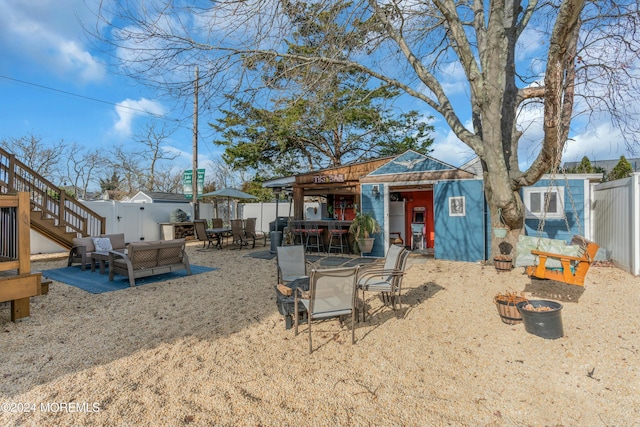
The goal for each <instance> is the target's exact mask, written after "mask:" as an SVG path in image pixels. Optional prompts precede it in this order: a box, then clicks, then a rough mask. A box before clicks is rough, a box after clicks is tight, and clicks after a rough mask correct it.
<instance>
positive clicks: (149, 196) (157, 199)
mask: <svg viewBox="0 0 640 427" xmlns="http://www.w3.org/2000/svg"><path fill="white" fill-rule="evenodd" d="M128 202H130V203H189V202H190V201H189V200H187V198H186V197H185V195H184V194H178V193H163V192H159V191H138V192H137V193H136V195H135V196H133V197H132V198H131V199H129V200H128Z"/></svg>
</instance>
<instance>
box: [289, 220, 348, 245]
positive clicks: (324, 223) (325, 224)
mask: <svg viewBox="0 0 640 427" xmlns="http://www.w3.org/2000/svg"><path fill="white" fill-rule="evenodd" d="M336 222H339V223H340V226H341V228H343V229H347V230H348V229H349V227H351V223H352V222H353V221H348V220H344V221H343V220H339V219H311V220H307V221H300V223H302V224H307V223H314V224H316V225H317V226H318V227H320V228H321V229H322V240H323V241H324V248H325V251H326V250H327V248H328V247H329V238H330V236H329V224H331V223H336ZM345 237H346V238H347V244H348V245H349V248H351V243H352V242H353V238H352V237H351V235H350V234H347V235H346V236H345ZM350 251H351V249H350Z"/></svg>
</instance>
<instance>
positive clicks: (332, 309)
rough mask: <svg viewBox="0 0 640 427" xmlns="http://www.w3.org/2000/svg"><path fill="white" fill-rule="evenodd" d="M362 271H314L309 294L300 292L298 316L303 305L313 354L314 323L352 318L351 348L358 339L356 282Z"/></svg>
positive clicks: (352, 268)
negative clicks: (338, 318)
mask: <svg viewBox="0 0 640 427" xmlns="http://www.w3.org/2000/svg"><path fill="white" fill-rule="evenodd" d="M358 269H359V267H357V266H356V267H341V268H330V269H324V270H311V277H310V279H309V291H308V293H306V292H305V291H303V290H302V289H301V288H296V292H295V299H294V310H295V311H294V313H297V312H298V307H299V305H300V304H302V305H303V306H304V308H305V310H306V313H307V330H308V332H309V353H311V352H312V351H313V343H312V339H311V324H312V323H313V321H315V320H318V321H322V320H327V319H330V318H333V317H340V321H341V323H342V320H343V317H344V316H347V315H351V344H354V343H355V341H356V337H355V307H354V305H355V295H356V279H357V277H358ZM294 319H295V320H294V330H295V335H298V323H299V316H294Z"/></svg>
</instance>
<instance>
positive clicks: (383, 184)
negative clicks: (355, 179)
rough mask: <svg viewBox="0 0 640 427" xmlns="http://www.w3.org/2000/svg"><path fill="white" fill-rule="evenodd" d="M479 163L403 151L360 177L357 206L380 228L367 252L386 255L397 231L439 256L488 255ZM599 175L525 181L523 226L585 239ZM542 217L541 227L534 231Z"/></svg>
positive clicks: (488, 234)
mask: <svg viewBox="0 0 640 427" xmlns="http://www.w3.org/2000/svg"><path fill="white" fill-rule="evenodd" d="M478 166H479V162H477V161H476V162H470V163H468V164H466V165H465V166H463V167H461V168H457V167H454V166H451V165H448V164H446V163H443V162H441V161H439V160H436V159H434V158H432V157H430V156H426V155H422V154H419V153H416V152H414V151H407V152H405V153H403V154H401V155H399V156H397V157H395V158H393V159H390V160H389V161H388V162H387V163H385V164H384V165H382V166H380V167H379V168H377V169H376V170H374V171H372V172H370V173H369V174H367V175H366V176H364V177H362V178H360V184H361V185H360V191H361V195H360V199H361V209H362V210H363V211H366V212H371V213H372V214H373V216H374V217H375V218H376V219H377V220H378V222H379V223H380V226H381V228H382V229H383V232H382V235H381V236H379V237H382V238H376V241H375V243H374V247H373V250H372V252H371V254H370V255H371V256H376V257H382V256H384V255H385V253H386V248H388V247H389V245H390V243H391V242H393V241H394V240H395V239H396V238H397V236H400V238H401V239H402V240H403V243H404V245H405V246H407V247H408V248H410V249H411V250H413V251H419V252H420V251H421V252H424V253H429V254H433V256H434V257H435V258H438V259H447V260H455V261H470V262H476V261H483V260H486V259H488V256H489V254H490V248H491V237H492V236H491V220H490V218H489V213H488V212H489V210H488V207H487V204H486V201H485V198H484V183H483V180H482V174H481V170H479V169H478ZM599 178H600V176H599V175H594V174H588V175H566V176H557V177H554V176H547V175H545V176H544V177H543V179H541V180H540V181H539V182H538V183H536V184H535V185H533V186H531V187H526V188H523V189H522V191H521V194H522V197H523V201H524V204H525V207H526V209H527V215H526V219H525V233H526V234H528V235H540V236H542V237H549V238H552V239H561V240H565V241H569V240H571V237H572V236H573V235H574V234H580V235H583V236H585V237H586V238H590V237H591V230H590V227H589V224H590V200H591V190H590V188H591V187H590V183H591V182H597V181H598V180H599ZM547 198H550V202H551V203H549V205H546V204H545V203H544V201H545V200H546V199H547ZM545 208H547V209H548V210H547V212H546V213H545ZM540 223H542V224H543V225H544V229H543V230H541V231H538V229H539V225H540Z"/></svg>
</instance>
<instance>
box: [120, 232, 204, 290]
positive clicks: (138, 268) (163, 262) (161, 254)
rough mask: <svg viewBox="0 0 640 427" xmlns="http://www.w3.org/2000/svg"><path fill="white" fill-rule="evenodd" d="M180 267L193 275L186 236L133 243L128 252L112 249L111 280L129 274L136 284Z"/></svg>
mask: <svg viewBox="0 0 640 427" xmlns="http://www.w3.org/2000/svg"><path fill="white" fill-rule="evenodd" d="M179 270H187V275H191V267H190V266H189V257H188V256H187V253H186V252H185V240H184V239H175V240H158V241H154V242H132V243H129V245H128V246H127V253H126V254H125V253H123V252H118V251H115V250H112V251H109V280H110V281H112V280H113V278H114V276H115V275H116V274H120V275H123V276H128V277H129V285H131V286H135V285H136V282H135V279H137V278H140V277H148V276H155V275H158V274H164V273H169V272H172V271H179Z"/></svg>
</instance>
